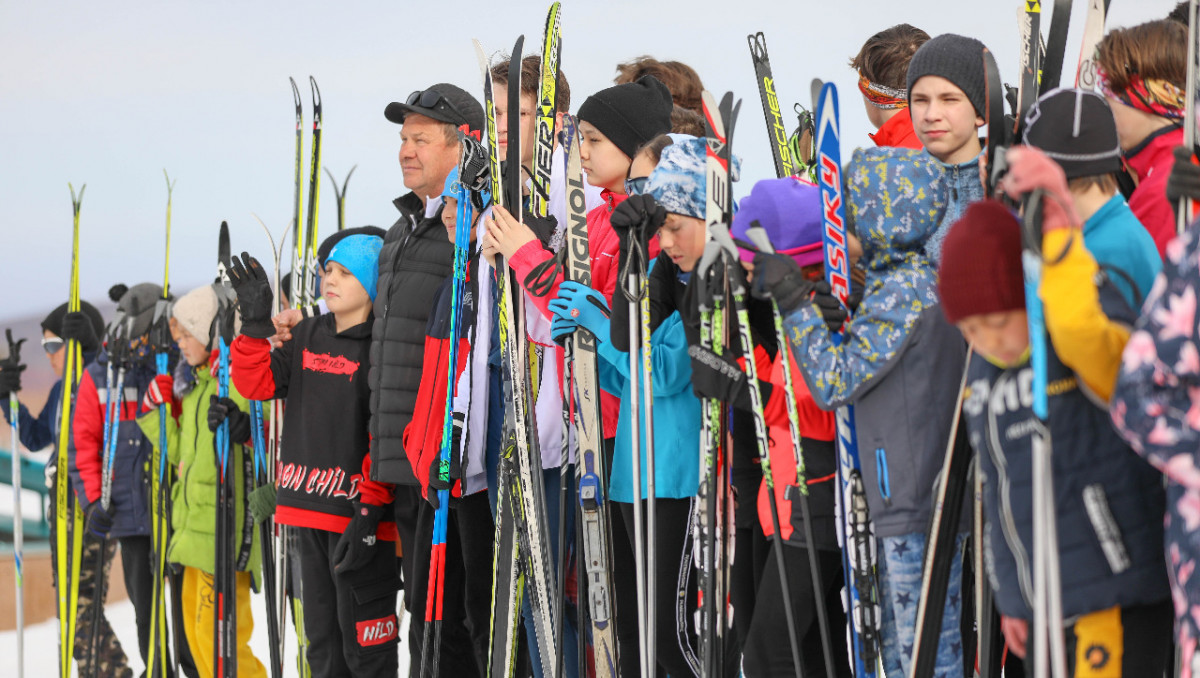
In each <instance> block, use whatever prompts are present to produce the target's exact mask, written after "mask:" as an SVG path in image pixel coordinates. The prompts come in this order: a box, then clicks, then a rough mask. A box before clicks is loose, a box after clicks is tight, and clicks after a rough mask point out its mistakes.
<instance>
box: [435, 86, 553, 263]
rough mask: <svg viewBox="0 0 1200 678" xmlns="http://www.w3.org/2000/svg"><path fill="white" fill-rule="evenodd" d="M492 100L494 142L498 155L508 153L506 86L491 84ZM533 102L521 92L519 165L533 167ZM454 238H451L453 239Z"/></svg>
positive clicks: (529, 96)
mask: <svg viewBox="0 0 1200 678" xmlns="http://www.w3.org/2000/svg"><path fill="white" fill-rule="evenodd" d="M492 101H493V105H494V106H495V109H496V143H497V144H498V145H499V147H500V157H501V158H505V157H507V154H508V86H507V85H501V84H498V83H493V84H492ZM534 113H535V104H534V101H533V95H532V94H524V93H522V94H521V165H522V166H524V167H530V168H532V167H533V147H534V143H533V140H534V136H533V135H534V130H533V128H534V123H535V122H536V119H535V116H534ZM453 239H454V238H451V240H453Z"/></svg>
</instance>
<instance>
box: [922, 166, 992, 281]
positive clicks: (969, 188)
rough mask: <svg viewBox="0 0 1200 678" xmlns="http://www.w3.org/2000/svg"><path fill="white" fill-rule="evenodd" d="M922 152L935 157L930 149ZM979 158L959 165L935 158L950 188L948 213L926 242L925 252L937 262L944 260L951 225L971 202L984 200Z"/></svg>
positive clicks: (948, 192)
mask: <svg viewBox="0 0 1200 678" xmlns="http://www.w3.org/2000/svg"><path fill="white" fill-rule="evenodd" d="M921 152H922V153H923V154H924V155H926V156H928V157H930V158H933V156H931V155H929V151H921ZM980 155H982V154H980ZM979 158H980V156H976V157H975V159H973V160H968V161H967V162H964V163H960V164H958V165H947V164H946V163H944V162H942V161H940V160H938V159H937V158H933V160H934V162H936V163H938V164H939V165H941V166H942V169H943V170H944V171H945V176H946V188H947V189H948V190H947V196H946V201H947V203H946V215H945V216H944V217H943V218H942V225H941V227H940V228H938V230H937V231H936V232H935V233H934V234H933V236H932V237H931V238H930V239H929V242H928V243H926V244H925V252H926V254H928V255H929V258H930V259H933V261H934V263H935V264H937V263H940V262H941V261H942V241H943V240H945V239H946V233H948V232H949V231H950V227H951V226H953V225H954V222H956V221H958V220H959V219H960V218H961V217H962V215H963V213H964V212H966V211H967V207H969V206H970V205H971V203H973V202H978V201H980V200H983V197H984V190H983V179H982V175H981V174H980V168H979Z"/></svg>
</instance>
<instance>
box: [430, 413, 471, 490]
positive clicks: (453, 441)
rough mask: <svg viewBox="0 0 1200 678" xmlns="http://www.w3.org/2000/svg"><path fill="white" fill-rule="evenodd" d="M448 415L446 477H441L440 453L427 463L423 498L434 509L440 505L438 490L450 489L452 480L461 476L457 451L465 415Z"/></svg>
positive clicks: (460, 457)
mask: <svg viewBox="0 0 1200 678" xmlns="http://www.w3.org/2000/svg"><path fill="white" fill-rule="evenodd" d="M450 416H451V419H450V422H451V423H450V426H451V428H450V469H449V473H448V476H447V478H445V479H443V478H442V457H441V455H438V456H436V457H434V458H433V461H431V462H430V463H429V489H428V490H427V491H426V492H425V495H426V497H425V499H426V500H427V501H428V502H429V505H430V506H432V507H433V508H435V509H436V508H438V507H439V506H440V505H441V502H440V501H438V496H437V493H438V491H439V490H447V491H448V490H450V489H451V488H452V487H454V481H455V480H458V479H459V478H461V477H462V465H461V462H460V461H459V460H460V459H462V454H461V453H460V452H459V447H460V446H461V445H462V431H463V424H464V423H465V422H466V419H467V416H466V415H465V414H463V413H462V412H453V413H451V415H450Z"/></svg>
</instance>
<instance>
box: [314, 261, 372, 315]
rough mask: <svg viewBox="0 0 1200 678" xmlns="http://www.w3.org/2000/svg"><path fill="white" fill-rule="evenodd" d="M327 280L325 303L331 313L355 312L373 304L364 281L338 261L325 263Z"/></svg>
mask: <svg viewBox="0 0 1200 678" xmlns="http://www.w3.org/2000/svg"><path fill="white" fill-rule="evenodd" d="M325 280H326V282H325V305H326V306H328V307H329V312H330V313H333V314H335V315H336V314H338V313H353V312H356V311H360V310H362V309H363V308H365V307H367V306H370V305H371V297H370V295H368V294H367V290H366V289H365V288H364V287H363V286H362V283H360V282H359V281H358V278H355V277H354V274H353V273H351V272H350V271H349V270H348V269H347V268H346V267H345V266H342V265H341V264H339V263H338V262H336V261H329V262H326V263H325Z"/></svg>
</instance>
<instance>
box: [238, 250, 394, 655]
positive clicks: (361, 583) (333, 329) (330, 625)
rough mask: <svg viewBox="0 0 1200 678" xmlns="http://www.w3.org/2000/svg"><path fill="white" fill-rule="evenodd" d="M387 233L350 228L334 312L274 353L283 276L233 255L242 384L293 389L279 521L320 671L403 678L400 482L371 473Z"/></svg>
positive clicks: (272, 390) (243, 389)
mask: <svg viewBox="0 0 1200 678" xmlns="http://www.w3.org/2000/svg"><path fill="white" fill-rule="evenodd" d="M382 245H383V240H382V239H381V238H378V237H376V236H371V235H366V234H359V235H352V236H350V237H348V238H345V239H344V240H342V241H341V242H339V243H338V244H337V245H335V246H334V248H333V250H332V251H331V252H330V253H329V258H328V259H326V261H325V282H324V284H323V288H324V291H325V301H326V304H327V305H328V307H329V311H330V312H329V313H325V314H322V315H319V316H317V317H315V318H307V319H305V320H302V321H301V322H299V323H298V324H297V325H296V326H295V328H293V330H292V341H289V342H287V343H285V344H283V345H282V346H280V347H279V348H277V349H275V350H274V351H272V350H271V346H270V344H269V343H268V340H267V338H268V337H270V336H271V335H273V334H274V333H275V328H274V325H272V323H271V286H270V284H269V283H268V282H267V276H266V273H265V272H264V271H263V268H262V266H261V265H260V264H259V263H258V261H257V260H255V259H254V258H252V257H251V256H250V255H249V254H247V253H244V252H243V253H242V256H241V260H240V261H239V260H237V259H234V260H233V261H231V262H226V269H227V270H228V271H229V279H230V281H231V283H232V284H233V288H234V290H235V291H236V292H237V297H238V310H239V311H240V313H241V316H242V328H241V335H240V336H238V337H237V338H236V339H234V341H233V346H232V347H231V354H232V361H233V369H232V375H233V382H234V386H236V387H237V389H238V391H239V392H240V393H242V394H243V395H245V396H246V398H248V399H251V400H269V399H272V398H287V416H286V417H285V419H284V424H283V440H284V443H283V446H282V447H281V448H280V451H279V461H278V475H277V478H276V481H277V488H276V489H277V492H278V494H277V508H276V511H275V521H276V522H277V523H279V524H281V525H287V526H290V527H291V528H292V534H293V535H294V537H295V539H294V542H293V549H294V550H293V553H292V556H293V558H294V562H295V563H296V565H297V567H298V568H299V574H300V578H301V580H302V581H303V582H304V586H303V588H302V589H301V591H300V598H301V602H302V603H303V605H304V612H305V614H304V631H305V633H306V634H307V636H308V639H309V646H308V656H307V659H308V664H309V666H310V667H311V668H312V671H313V675H314V676H334V675H339V676H340V675H371V676H395V675H396V671H397V655H396V650H395V647H396V642H397V630H398V623H397V619H396V591H397V590H398V589H399V584H400V580H399V576H398V574H397V572H396V554H395V549H394V548H393V546H392V545H391V544H380V543H379V542H380V541H383V542H394V541H395V540H396V524H395V522H394V520H393V517H392V486H391V485H390V484H388V483H381V482H378V481H373V480H370V479H369V477H370V476H369V474H370V457H369V456H368V454H367V453H368V449H369V445H370V439H369V436H368V433H367V422H368V419H369V417H370V409H369V402H370V401H369V398H370V389H369V386H368V383H367V371H368V370H369V369H370V364H371V362H370V356H369V353H370V348H371V323H372V321H373V319H374V316H373V313H372V302H373V301H374V297H375V292H376V284H377V279H378V261H379V250H380V248H381V247H382Z"/></svg>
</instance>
